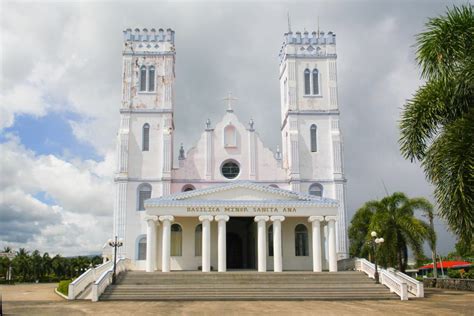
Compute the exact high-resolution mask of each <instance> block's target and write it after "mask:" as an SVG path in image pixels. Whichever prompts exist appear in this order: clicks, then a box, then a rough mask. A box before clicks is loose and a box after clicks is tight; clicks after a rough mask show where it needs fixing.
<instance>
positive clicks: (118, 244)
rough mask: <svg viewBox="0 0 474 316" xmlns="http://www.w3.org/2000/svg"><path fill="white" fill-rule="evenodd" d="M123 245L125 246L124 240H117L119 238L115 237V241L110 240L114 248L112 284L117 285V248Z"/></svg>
mask: <svg viewBox="0 0 474 316" xmlns="http://www.w3.org/2000/svg"><path fill="white" fill-rule="evenodd" d="M122 245H123V240H122V238H120V239H117V236H115V240H112V239H109V246H110V247H113V248H114V272H113V274H112V284H115V279H116V274H115V270H116V268H117V248H118V247H122Z"/></svg>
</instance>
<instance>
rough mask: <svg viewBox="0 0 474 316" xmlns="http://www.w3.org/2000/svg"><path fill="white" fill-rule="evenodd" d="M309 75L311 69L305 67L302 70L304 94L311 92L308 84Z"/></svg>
mask: <svg viewBox="0 0 474 316" xmlns="http://www.w3.org/2000/svg"><path fill="white" fill-rule="evenodd" d="M310 75H311V71H309V69H306V70H305V71H304V94H311V86H310V78H309V77H310Z"/></svg>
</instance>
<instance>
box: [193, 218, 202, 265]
mask: <svg viewBox="0 0 474 316" xmlns="http://www.w3.org/2000/svg"><path fill="white" fill-rule="evenodd" d="M194 255H195V256H196V257H199V256H202V224H199V225H197V226H196V230H195V231H194Z"/></svg>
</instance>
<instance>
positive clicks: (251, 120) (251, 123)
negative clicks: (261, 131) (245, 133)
mask: <svg viewBox="0 0 474 316" xmlns="http://www.w3.org/2000/svg"><path fill="white" fill-rule="evenodd" d="M254 124H255V122H254V121H253V119H250V121H249V130H251V131H253V130H254V129H253V125H254Z"/></svg>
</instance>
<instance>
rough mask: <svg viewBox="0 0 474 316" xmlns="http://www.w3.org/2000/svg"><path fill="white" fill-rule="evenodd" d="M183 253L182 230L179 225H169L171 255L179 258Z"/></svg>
mask: <svg viewBox="0 0 474 316" xmlns="http://www.w3.org/2000/svg"><path fill="white" fill-rule="evenodd" d="M182 251H183V229H182V228H181V226H179V224H173V225H171V255H172V256H181V255H182Z"/></svg>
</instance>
